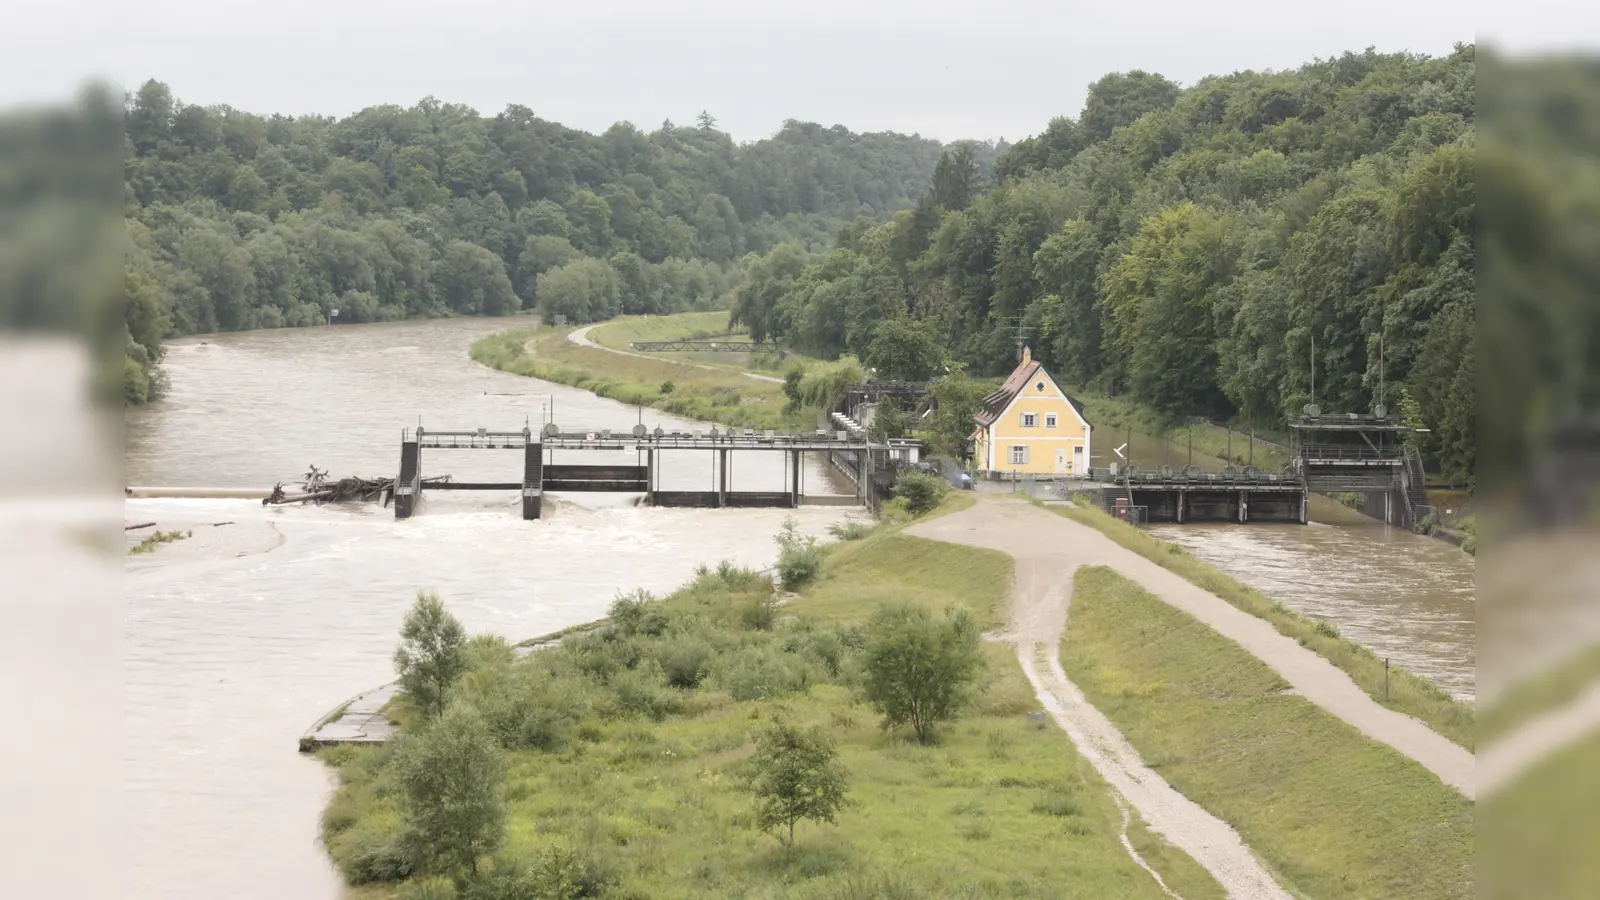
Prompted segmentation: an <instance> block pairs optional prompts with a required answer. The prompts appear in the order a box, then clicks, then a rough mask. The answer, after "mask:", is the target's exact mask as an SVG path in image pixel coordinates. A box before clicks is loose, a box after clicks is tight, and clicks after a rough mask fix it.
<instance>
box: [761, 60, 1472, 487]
mask: <svg viewBox="0 0 1600 900" xmlns="http://www.w3.org/2000/svg"><path fill="white" fill-rule="evenodd" d="M1475 54H1476V48H1475V47H1473V46H1471V45H1459V46H1458V47H1457V48H1456V49H1455V51H1454V52H1453V53H1452V54H1450V55H1448V56H1446V57H1443V58H1430V57H1425V56H1418V55H1412V54H1379V53H1376V52H1373V51H1371V50H1368V51H1366V52H1363V53H1346V54H1344V55H1342V56H1340V57H1337V58H1334V59H1327V60H1316V61H1314V62H1311V63H1309V64H1307V65H1305V66H1302V67H1301V68H1299V69H1297V70H1294V71H1284V72H1238V73H1234V74H1231V75H1225V76H1218V77H1211V78H1205V79H1202V80H1201V81H1199V82H1198V83H1196V84H1194V85H1193V86H1190V87H1187V88H1180V87H1179V86H1178V85H1176V84H1174V83H1173V82H1171V81H1169V80H1167V79H1166V78H1163V77H1162V76H1160V75H1156V74H1152V73H1147V72H1140V71H1133V72H1125V73H1114V74H1110V75H1107V76H1105V77H1104V78H1102V79H1100V80H1099V81H1097V82H1095V83H1094V84H1093V85H1092V86H1091V87H1090V89H1089V93H1088V98H1087V102H1086V103H1085V105H1084V107H1083V110H1082V112H1081V114H1080V115H1079V116H1078V117H1077V118H1068V117H1059V118H1056V119H1054V120H1052V121H1051V122H1050V123H1049V125H1048V127H1047V128H1045V130H1044V131H1043V132H1042V133H1040V134H1038V135H1036V136H1033V137H1030V138H1028V139H1026V140H1023V141H1021V142H1019V143H1017V144H1015V145H1014V146H1010V147H1008V148H1005V149H1004V150H1003V152H1001V153H1000V155H999V157H998V159H997V161H996V163H995V165H994V168H993V173H992V177H991V176H988V175H986V173H985V172H984V166H983V164H982V162H981V161H980V160H979V159H978V158H977V155H976V154H975V153H974V151H973V149H972V148H970V147H968V146H965V145H958V146H954V147H951V148H946V150H945V151H944V152H943V153H942V154H941V156H940V158H939V160H938V162H937V164H936V166H935V169H934V172H933V175H932V177H931V179H930V181H929V183H928V185H927V187H926V189H925V190H924V191H923V192H922V193H921V194H920V195H919V196H918V198H917V200H916V202H915V204H914V205H913V206H911V207H910V208H908V209H905V210H902V211H899V212H897V213H895V214H894V215H893V217H892V218H891V219H890V220H888V221H886V222H883V223H878V222H873V221H869V220H865V219H861V220H858V221H856V222H854V223H852V224H851V225H849V226H848V227H846V228H845V229H842V230H841V232H840V233H839V235H838V237H837V239H836V242H835V246H834V248H833V249H832V250H830V251H828V252H826V253H820V254H819V253H817V252H816V251H815V250H814V248H811V247H807V246H803V245H801V244H800V243H798V242H788V243H784V244H782V245H779V246H778V247H776V248H774V249H772V250H771V251H770V252H768V253H767V254H766V255H764V256H763V257H761V258H760V259H759V260H756V261H754V262H752V263H751V264H750V265H748V266H746V276H745V278H744V280H743V281H742V282H741V283H740V284H739V285H738V286H737V288H736V290H735V297H734V306H733V315H734V318H735V320H736V321H738V322H741V323H743V324H744V325H745V326H747V327H748V328H749V329H750V330H751V332H752V333H753V334H755V335H756V336H758V337H772V338H776V339H778V340H780V341H782V342H783V343H785V344H788V345H790V346H792V347H794V348H795V349H797V350H799V351H801V352H804V353H808V354H812V355H817V356H822V357H834V356H838V355H841V354H853V355H855V356H857V357H860V358H861V359H863V360H866V361H868V362H872V361H873V359H874V356H875V355H878V356H881V355H882V345H881V344H880V347H879V350H878V351H877V352H876V353H875V351H874V342H875V341H878V339H879V338H883V339H884V341H885V342H888V343H890V344H891V346H892V348H893V349H894V352H895V355H896V356H897V357H898V358H908V357H910V358H916V357H917V356H918V354H916V353H914V352H907V340H908V339H909V340H911V341H912V342H913V343H915V342H917V341H920V342H921V343H922V344H923V345H924V346H925V347H927V348H934V349H935V350H937V351H938V352H942V353H944V354H945V355H946V356H948V357H949V361H950V362H953V363H957V364H960V367H964V369H965V371H966V372H967V373H969V374H971V375H978V376H993V375H998V374H1003V373H1004V372H1007V371H1009V370H1010V369H1011V367H1012V366H1013V365H1014V364H1015V361H1016V349H1015V345H1016V341H1017V338H1018V336H1021V337H1022V338H1023V339H1024V340H1026V341H1027V342H1028V343H1029V345H1030V346H1031V348H1032V350H1033V353H1034V355H1035V356H1036V357H1037V358H1040V359H1042V360H1043V361H1044V362H1045V363H1046V364H1047V365H1048V366H1049V367H1050V369H1051V371H1052V372H1054V373H1055V374H1056V375H1057V377H1058V378H1060V379H1061V380H1062V381H1063V382H1065V383H1068V384H1070V385H1073V386H1074V387H1075V388H1076V389H1079V390H1086V391H1098V392H1101V393H1107V394H1117V395H1125V396H1129V397H1132V398H1133V399H1135V400H1137V401H1139V402H1140V403H1143V404H1146V405H1148V406H1150V407H1152V408H1154V409H1156V410H1158V411H1159V412H1161V413H1162V414H1164V415H1165V416H1167V417H1169V418H1170V420H1171V421H1172V422H1174V423H1177V422H1179V421H1182V420H1184V419H1187V418H1189V417H1207V418H1211V419H1215V420H1219V421H1220V420H1231V421H1234V422H1236V423H1239V424H1247V423H1248V424H1253V425H1260V426H1264V427H1266V428H1269V429H1281V427H1282V424H1283V422H1284V418H1285V416H1290V415H1298V414H1299V413H1300V411H1301V410H1302V409H1303V408H1304V407H1305V406H1306V405H1307V404H1308V403H1311V402H1313V401H1314V402H1315V403H1316V404H1317V405H1318V406H1319V407H1320V408H1321V409H1322V410H1324V411H1327V412H1366V411H1370V410H1372V409H1373V408H1374V407H1375V406H1376V405H1379V403H1380V401H1382V403H1383V405H1386V406H1387V408H1388V409H1389V410H1391V411H1393V412H1395V413H1397V414H1401V415H1403V416H1405V417H1406V418H1407V419H1408V420H1409V421H1410V422H1411V423H1412V424H1414V425H1417V426H1421V427H1426V428H1428V429H1429V431H1427V432H1426V433H1422V434H1419V436H1418V437H1419V439H1420V441H1421V444H1422V447H1421V449H1422V450H1423V451H1424V453H1425V456H1426V457H1427V459H1428V460H1429V463H1430V468H1437V469H1438V470H1440V471H1441V472H1443V473H1444V474H1445V475H1447V476H1448V477H1450V478H1452V479H1454V480H1456V481H1457V482H1458V483H1471V481H1472V475H1473V472H1474V466H1475V449H1474V444H1475V435H1474V431H1475V409H1474V407H1475V403H1476V390H1477V387H1476V376H1475V367H1476V358H1475V320H1476V301H1475V293H1474V292H1475V274H1474V259H1475V247H1474V207H1475V199H1476V198H1475V191H1476V183H1475V175H1474V161H1475V145H1476V140H1475V138H1476V132H1475V116H1474V111H1475V106H1476V98H1475V75H1476V61H1475ZM1313 346H1314V348H1315V394H1314V396H1313V393H1312V377H1313V375H1312V373H1313V366H1312V359H1313V356H1312V353H1313ZM923 358H926V354H923ZM924 368H926V366H924Z"/></svg>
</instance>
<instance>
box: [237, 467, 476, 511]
mask: <svg viewBox="0 0 1600 900" xmlns="http://www.w3.org/2000/svg"><path fill="white" fill-rule="evenodd" d="M449 480H450V476H449V475H436V476H434V477H432V478H424V479H422V483H423V484H424V485H428V484H439V483H441V482H445V481H449ZM292 490H293V492H292V493H291V492H290V491H286V490H284V487H283V483H282V482H279V483H278V484H276V485H274V486H273V488H272V495H271V496H270V497H265V498H263V499H262V500H261V505H262V506H281V505H283V504H286V503H344V502H348V501H351V500H363V501H373V500H382V501H383V502H384V503H385V504H387V503H388V502H389V500H390V499H391V498H392V497H393V496H394V479H393V478H341V479H339V480H338V481H331V480H329V478H328V473H327V471H326V470H323V469H318V468H317V467H316V466H312V467H311V471H309V472H307V473H306V474H305V475H303V476H301V478H300V484H299V487H298V488H297V489H292Z"/></svg>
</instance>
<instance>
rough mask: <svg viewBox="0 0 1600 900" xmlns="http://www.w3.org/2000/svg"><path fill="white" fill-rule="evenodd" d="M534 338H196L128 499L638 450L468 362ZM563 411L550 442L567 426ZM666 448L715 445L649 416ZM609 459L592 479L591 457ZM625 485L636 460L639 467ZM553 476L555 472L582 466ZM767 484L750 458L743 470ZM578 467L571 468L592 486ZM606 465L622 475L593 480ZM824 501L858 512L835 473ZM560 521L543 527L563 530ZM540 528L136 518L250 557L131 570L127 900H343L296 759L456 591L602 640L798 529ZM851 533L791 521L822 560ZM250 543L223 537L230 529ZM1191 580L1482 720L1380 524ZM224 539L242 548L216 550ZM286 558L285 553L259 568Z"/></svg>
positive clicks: (149, 511) (133, 429)
mask: <svg viewBox="0 0 1600 900" xmlns="http://www.w3.org/2000/svg"><path fill="white" fill-rule="evenodd" d="M510 324H516V323H511V322H506V321H486V320H477V319H475V320H447V321H434V322H414V323H398V324H388V325H371V326H354V327H337V328H331V329H328V328H322V329H296V330H285V331H271V332H253V333H247V334H239V335H228V336H222V337H212V338H207V339H205V340H204V341H202V340H198V339H190V340H185V341H180V342H176V343H174V344H173V345H172V347H171V349H170V355H169V358H168V363H167V369H168V372H169V373H170V376H171V380H172V387H171V393H170V395H169V396H168V397H166V398H165V399H163V400H161V401H159V402H157V403H154V404H151V405H150V406H148V407H145V408H141V409H136V410H132V411H130V412H129V414H128V416H127V421H126V429H127V435H126V441H127V451H126V478H127V482H128V483H129V484H142V485H189V486H207V487H212V486H220V487H271V486H272V484H273V483H275V482H278V481H288V480H290V479H293V478H294V477H296V476H298V475H299V474H301V473H303V472H305V471H306V469H307V467H308V466H309V465H310V464H315V465H317V466H318V467H319V468H323V469H327V470H330V471H331V473H332V474H333V475H334V476H335V477H337V476H343V475H363V476H369V477H370V476H381V475H392V474H393V473H394V471H395V469H396V468H397V466H398V460H399V446H398V445H399V439H400V432H401V429H402V428H404V427H407V426H415V425H416V424H417V422H418V420H419V417H420V419H421V421H422V423H423V424H424V425H426V426H429V427H433V428H438V429H458V428H477V427H486V428H489V429H491V430H502V429H504V430H513V429H519V428H521V427H522V425H523V423H524V422H525V421H526V422H529V423H530V424H532V425H533V426H534V427H538V423H539V422H540V421H541V420H542V419H544V418H545V417H547V416H548V417H551V418H553V419H554V421H555V422H556V423H557V424H559V425H561V426H562V427H563V429H564V430H576V429H579V428H592V429H600V428H611V429H626V428H628V427H630V426H632V425H633V424H635V423H636V422H638V421H639V420H640V418H641V413H640V411H638V410H636V409H634V408H631V407H627V406H623V405H621V404H618V403H614V402H611V401H608V400H603V399H600V398H598V397H595V396H593V395H590V394H587V393H585V392H582V391H578V390H574V389H571V388H566V387H561V386H557V385H551V384H547V383H544V382H539V381H536V380H533V379H527V378H520V377H517V376H512V375H506V374H503V373H500V372H495V371H492V370H489V369H486V368H484V367H481V366H479V365H477V364H476V363H473V362H472V361H471V360H470V359H468V358H467V356H466V353H467V348H468V346H469V345H470V344H471V342H472V340H473V339H475V338H476V337H478V336H480V335H482V334H486V333H489V332H492V331H495V330H498V329H500V328H504V327H507V326H508V325H510ZM552 407H553V410H554V411H553V415H552V413H551V409H552ZM642 419H643V421H644V423H645V424H646V425H649V426H652V427H653V426H655V425H657V424H660V425H664V426H666V427H668V428H671V427H680V428H688V427H694V425H693V423H689V422H684V421H682V420H677V419H674V418H672V417H669V416H665V415H662V414H659V413H656V412H654V411H651V410H644V411H643V413H642ZM597 456H598V455H597ZM620 456H622V457H623V458H622V459H618V460H616V461H619V462H620V461H624V459H626V460H631V458H632V457H631V455H629V454H621V455H620ZM561 457H562V454H560V453H558V454H557V461H558V462H560V461H563V460H562V458H561ZM745 457H749V458H748V459H747V458H745ZM573 461H575V460H573ZM594 461H597V462H598V461H600V460H599V459H598V458H596V459H594ZM519 466H520V455H519V454H514V453H495V452H488V451H471V452H460V453H453V454H444V453H435V454H424V473H425V474H446V473H448V474H452V475H455V476H457V477H460V478H463V479H472V480H486V481H511V480H515V479H516V477H517V472H518V470H519ZM733 479H734V484H735V486H736V487H737V488H738V489H741V490H777V489H780V488H781V485H782V484H783V481H782V479H783V470H782V463H781V455H780V454H772V455H770V456H767V455H762V454H738V455H736V457H735V461H734V464H733ZM805 479H806V486H807V490H808V492H811V493H834V492H838V493H848V490H845V489H843V488H841V487H840V486H839V485H837V484H833V483H832V482H831V476H829V475H828V473H826V472H824V471H823V470H822V468H821V466H820V465H819V464H818V463H817V462H815V461H813V462H811V463H809V464H808V467H807V471H806V473H805ZM710 486H711V471H710V469H709V465H708V462H707V460H705V459H704V458H703V457H701V456H699V455H697V454H691V453H687V452H685V453H683V454H667V455H666V457H665V458H664V460H663V481H662V487H663V488H666V489H673V488H681V489H694V488H701V487H704V488H709V487H710ZM551 506H552V504H551V503H550V502H549V501H547V504H546V508H547V510H550V509H551ZM553 506H554V508H553V510H552V511H551V514H550V515H549V517H548V518H546V519H545V520H542V521H539V522H522V521H520V519H519V518H518V513H517V509H518V506H517V498H516V497H515V496H514V495H512V494H510V493H508V494H507V495H505V496H500V495H498V494H492V493H491V494H478V493H466V492H454V493H436V494H434V495H433V496H431V497H430V498H429V499H428V501H427V503H426V504H425V505H424V506H423V508H422V511H421V513H420V514H419V515H418V517H417V518H415V519H412V520H409V521H405V522H396V521H394V519H393V517H392V513H391V512H390V511H388V510H384V509H381V508H377V507H374V506H360V505H355V506H343V507H332V506H330V507H324V508H306V509H301V508H273V509H265V508H263V507H261V506H260V504H259V503H257V502H255V501H229V500H131V501H128V502H127V504H126V511H125V514H126V516H127V517H128V518H129V519H139V520H142V521H152V520H153V521H159V522H161V523H163V526H167V527H170V526H185V527H194V528H200V529H203V528H211V527H212V523H216V522H233V523H235V525H234V526H232V527H236V528H239V529H241V531H248V533H249V534H250V535H253V536H254V538H252V541H253V543H252V541H246V542H244V543H243V544H241V545H240V546H239V547H238V548H237V549H238V552H240V553H245V555H242V556H238V555H235V553H234V552H231V551H229V550H228V545H227V541H226V540H222V541H220V543H219V544H218V546H221V547H222V552H216V553H209V554H206V555H201V554H198V553H190V554H189V555H188V556H184V555H183V551H181V549H177V548H181V547H182V544H181V543H180V544H177V545H171V546H172V547H173V548H175V549H174V552H173V555H170V556H166V557H164V556H163V553H165V550H163V551H158V552H157V553H156V554H152V555H151V556H150V557H148V558H145V557H139V558H131V559H132V560H133V561H131V562H130V563H129V564H128V566H127V574H126V578H125V597H126V603H125V624H126V628H125V635H126V662H125V691H124V703H125V706H124V709H125V719H124V720H125V722H126V735H127V737H126V745H125V746H126V757H127V760H126V761H127V764H126V767H125V772H126V782H125V783H126V785H127V791H128V795H127V796H128V801H129V808H128V820H129V827H128V828H127V830H126V832H125V833H126V836H127V846H126V848H125V849H126V852H127V853H128V855H129V858H130V859H131V860H134V861H135V864H134V866H133V867H132V869H131V871H130V876H129V879H128V881H127V883H126V884H124V885H123V889H122V890H121V891H120V892H119V893H120V895H121V896H123V897H127V898H138V900H144V898H162V900H174V898H197V900H198V898H207V900H210V898H221V897H228V898H262V900H266V898H272V900H278V898H285V897H294V898H305V900H331V898H336V897H338V896H340V893H341V888H340V883H339V879H338V876H337V874H336V873H335V872H334V871H333V869H332V867H331V865H330V864H329V863H328V860H327V857H326V855H325V854H324V853H323V852H322V848H321V846H320V845H319V843H318V838H317V822H318V816H319V814H320V812H321V809H322V806H323V804H324V802H325V800H326V796H327V792H328V790H329V787H330V781H329V777H328V774H327V772H326V771H325V770H324V769H323V768H322V766H321V765H320V764H318V763H317V762H315V761H314V760H311V759H309V758H305V757H301V756H299V755H298V754H296V753H295V749H294V748H295V740H296V738H297V737H298V736H299V734H300V733H301V732H302V731H303V730H304V729H305V728H306V727H307V726H309V725H310V724H312V722H313V721H315V720H316V719H317V718H318V717H319V716H320V715H322V714H323V713H325V712H327V711H328V710H330V709H332V708H334V707H335V706H337V705H338V704H339V703H341V702H343V701H344V700H345V699H347V698H349V697H350V696H351V695H353V694H355V693H357V692H359V691H362V690H364V689H366V688H368V687H372V686H374V685H377V684H380V683H382V682H384V681H387V680H389V679H390V678H391V677H392V668H391V663H390V655H391V653H392V652H393V648H394V642H395V634H396V632H397V631H398V628H399V625H400V619H401V616H402V615H403V613H404V610H405V607H406V606H407V604H408V603H409V602H410V599H411V596H412V595H413V594H414V592H415V591H416V590H418V589H420V588H431V589H435V590H437V591H438V592H439V593H440V594H441V596H442V597H443V598H444V599H445V601H446V603H447V604H448V605H449V606H450V607H451V608H452V609H453V610H454V611H455V612H456V613H457V614H458V615H459V616H460V617H461V618H462V620H463V621H464V623H465V624H466V625H467V626H468V628H469V629H470V630H472V631H475V632H476V631H493V632H498V633H502V634H505V635H507V636H509V637H512V638H514V639H515V638H520V637H527V636H533V635H537V634H540V633H544V632H548V631H552V630H555V629H558V628H562V627H565V626H567V625H572V624H576V623H579V622H584V621H589V620H592V619H594V618H597V617H598V616H600V615H603V614H604V611H605V609H606V607H607V606H608V605H609V603H610V602H611V600H612V599H613V598H614V596H615V595H616V593H617V592H618V591H619V590H631V589H633V588H635V587H644V588H648V589H650V590H655V591H665V590H668V589H670V588H672V587H674V586H676V585H678V584H680V583H682V582H683V581H684V580H685V579H686V578H687V577H689V576H690V575H691V573H692V570H693V568H694V567H695V566H696V565H697V564H700V563H714V562H716V561H718V560H721V559H733V560H735V561H737V562H739V563H741V564H744V565H751V566H765V565H768V564H770V562H771V561H772V558H773V557H774V556H775V552H774V551H775V548H774V545H773V542H772V536H773V534H774V533H775V532H776V531H777V529H778V528H779V526H780V524H781V522H782V520H783V518H784V517H785V515H787V514H788V512H787V511H781V510H721V511H718V510H654V509H641V508H637V507H635V506H634V505H633V499H632V498H629V497H621V496H615V495H587V496H584V495H575V496H571V497H567V498H564V499H559V500H557V501H556V502H555V503H554V504H553ZM853 514H855V513H850V512H848V511H846V510H840V509H824V508H810V509H803V510H800V511H798V512H797V513H795V515H796V517H797V519H798V520H799V521H800V524H801V526H802V528H803V529H804V530H805V531H807V532H809V533H813V534H820V533H822V532H824V531H825V529H826V527H827V525H828V524H830V523H832V522H834V521H837V520H839V519H840V518H842V517H844V516H845V515H853ZM224 527H228V526H224ZM1161 532H1162V534H1163V536H1166V537H1169V538H1171V539H1174V540H1178V541H1180V542H1181V543H1183V544H1184V545H1185V546H1187V547H1189V548H1190V549H1191V550H1192V551H1193V552H1194V553H1196V555H1198V556H1201V557H1202V558H1205V559H1208V560H1211V561H1213V562H1215V563H1217V564H1218V565H1220V566H1221V567H1223V568H1224V569H1227V570H1228V571H1230V572H1232V573H1233V574H1235V575H1237V576H1239V577H1241V578H1243V579H1244V580H1246V581H1249V582H1250V583H1252V584H1255V585H1257V586H1258V587H1260V588H1261V589H1262V590H1263V591H1266V592H1267V593H1269V594H1271V595H1273V596H1275V597H1278V598H1279V599H1282V600H1283V601H1284V602H1286V603H1289V604H1291V605H1293V606H1296V607H1297V608H1300V609H1302V610H1304V611H1306V612H1308V613H1311V614H1313V615H1318V616H1322V617H1326V618H1332V619H1334V620H1335V621H1336V622H1338V623H1339V625H1340V627H1341V628H1342V629H1344V631H1345V632H1346V633H1347V634H1349V635H1351V636H1352V637H1355V638H1357V639H1359V640H1363V641H1367V642H1369V643H1370V644H1372V645H1373V646H1374V648H1376V649H1379V651H1380V653H1381V654H1383V655H1392V656H1393V657H1394V658H1395V660H1396V661H1397V662H1403V663H1404V664H1405V665H1408V666H1410V667H1412V668H1414V669H1416V670H1417V671H1419V672H1422V673H1423V674H1426V675H1429V676H1431V677H1434V678H1437V679H1438V680H1439V681H1441V682H1442V683H1444V684H1446V685H1447V686H1448V687H1450V689H1451V690H1453V691H1456V692H1457V693H1460V694H1463V695H1470V694H1471V692H1472V666H1473V640H1472V637H1473V630H1474V600H1473V585H1472V579H1473V570H1472V564H1471V559H1470V558H1469V557H1466V556H1464V555H1463V554H1461V553H1459V551H1456V550H1454V549H1452V548H1450V547H1447V546H1445V545H1443V544H1436V543H1434V542H1431V541H1428V540H1426V539H1421V538H1415V537H1413V536H1410V535H1405V534H1398V533H1395V532H1392V531H1389V530H1387V529H1384V528H1383V526H1381V525H1372V524H1349V523H1348V522H1347V523H1346V524H1341V525H1338V526H1327V525H1314V526H1311V527H1308V528H1298V527H1290V526H1283V527H1279V526H1259V527H1258V526H1250V527H1246V528H1236V527H1230V526H1216V527H1212V526H1201V527H1185V528H1183V529H1177V528H1163V529H1161ZM219 533H220V532H219ZM263 540H265V543H266V545H267V546H274V545H275V546H274V548H273V549H271V550H270V551H269V552H246V551H258V550H261V549H264V547H258V546H255V545H256V544H260V543H262V541H263Z"/></svg>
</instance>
